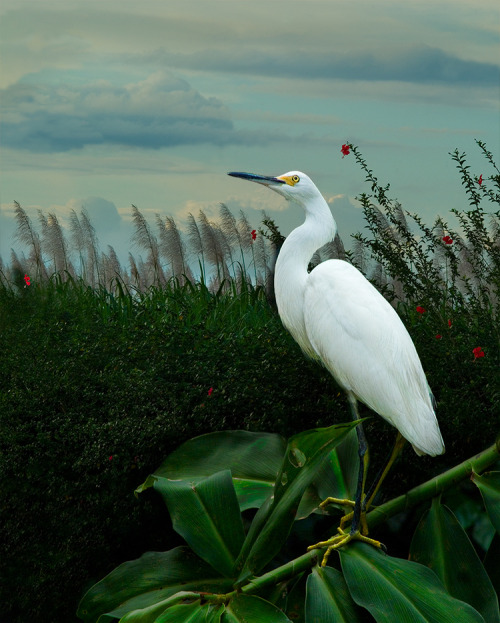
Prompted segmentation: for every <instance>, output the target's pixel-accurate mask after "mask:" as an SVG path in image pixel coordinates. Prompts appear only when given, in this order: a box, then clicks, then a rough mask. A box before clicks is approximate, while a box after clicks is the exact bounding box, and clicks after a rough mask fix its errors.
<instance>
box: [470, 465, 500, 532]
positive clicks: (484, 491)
mask: <svg viewBox="0 0 500 623" xmlns="http://www.w3.org/2000/svg"><path fill="white" fill-rule="evenodd" d="M471 480H472V481H473V482H474V484H475V485H476V486H477V487H478V488H479V491H480V492H481V495H482V497H483V501H484V505H485V507H486V511H487V513H488V516H489V518H490V519H491V523H492V524H493V525H494V526H495V530H496V531H497V532H498V533H499V534H500V472H488V473H487V474H483V475H482V476H479V474H476V473H473V474H472V477H471Z"/></svg>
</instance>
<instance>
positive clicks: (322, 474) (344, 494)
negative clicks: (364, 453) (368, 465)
mask: <svg viewBox="0 0 500 623" xmlns="http://www.w3.org/2000/svg"><path fill="white" fill-rule="evenodd" d="M358 469H359V456H358V436H357V434H356V431H355V430H351V431H350V432H349V433H348V434H347V435H346V437H345V439H343V441H341V442H340V443H339V445H338V446H337V447H336V448H334V449H333V450H332V451H331V452H330V454H329V455H328V457H327V458H326V459H325V461H324V462H323V464H322V465H321V467H320V468H319V470H318V474H317V476H316V477H315V478H314V480H313V482H312V484H311V486H310V487H308V488H307V489H306V491H305V493H304V495H303V496H302V499H301V501H300V505H299V509H298V510H297V519H304V518H305V517H308V516H309V515H310V514H311V513H312V512H316V513H319V514H325V512H328V511H323V510H322V509H319V505H320V503H321V502H323V500H325V499H326V498H328V497H333V498H340V499H346V498H347V499H349V500H353V499H354V497H355V494H356V485H357V480H358ZM332 506H334V505H331V506H330V507H329V508H330V509H331V508H332ZM338 509H339V511H342V512H345V508H344V507H342V506H338Z"/></svg>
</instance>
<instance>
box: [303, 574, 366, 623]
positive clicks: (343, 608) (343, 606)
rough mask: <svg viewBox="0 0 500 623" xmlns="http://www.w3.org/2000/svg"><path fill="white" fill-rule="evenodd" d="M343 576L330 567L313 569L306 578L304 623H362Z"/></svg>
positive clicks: (360, 614) (358, 610) (359, 610)
mask: <svg viewBox="0 0 500 623" xmlns="http://www.w3.org/2000/svg"><path fill="white" fill-rule="evenodd" d="M362 621H363V612H362V611H361V609H360V608H359V607H358V606H357V605H356V604H355V603H354V601H353V600H352V597H351V595H350V593H349V589H348V588H347V584H346V582H345V580H344V576H343V575H342V573H341V572H340V571H338V570H337V569H333V568H332V567H319V566H316V567H313V569H312V570H311V573H310V574H309V577H308V578H307V594H306V623H362Z"/></svg>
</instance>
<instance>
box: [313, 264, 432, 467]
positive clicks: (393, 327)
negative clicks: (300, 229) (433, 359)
mask: <svg viewBox="0 0 500 623" xmlns="http://www.w3.org/2000/svg"><path fill="white" fill-rule="evenodd" d="M304 323H305V327H306V331H307V336H308V338H309V341H310V342H311V345H312V347H313V348H314V350H315V351H316V353H317V355H318V357H319V358H320V359H321V360H322V362H323V364H324V365H325V366H326V368H327V369H328V370H329V371H330V373H331V374H332V375H333V376H334V378H335V379H336V380H337V382H338V383H339V384H340V385H341V386H342V387H343V388H344V389H345V390H347V391H351V392H353V394H354V395H355V396H356V397H357V398H358V399H359V400H360V401H361V402H363V403H365V404H366V405H367V406H369V407H370V408H371V409H373V410H374V411H376V412H377V413H378V414H379V415H381V416H382V417H383V418H385V419H386V420H387V421H389V422H390V423H391V424H392V425H393V426H395V427H396V428H397V429H398V430H399V431H400V432H401V434H402V435H403V436H404V437H405V438H406V439H408V441H410V442H411V443H412V444H413V446H414V448H415V450H416V451H417V452H418V453H420V454H421V453H426V454H430V455H433V456H434V455H436V454H441V453H442V452H443V451H444V446H443V441H442V437H441V433H440V431H439V426H438V424H437V420H436V416H435V414H434V410H433V408H432V404H431V398H430V393H429V388H428V385H427V381H426V378H425V374H424V371H423V369H422V365H421V363H420V359H419V357H418V354H417V351H416V349H415V346H414V344H413V342H412V340H411V338H410V336H409V334H408V332H407V330H406V328H405V326H404V325H403V323H402V321H401V319H400V318H399V316H398V314H397V313H396V311H395V310H394V309H393V307H391V305H390V304H389V303H388V302H387V301H386V299H385V298H384V297H383V296H382V295H381V294H380V293H379V292H378V291H377V290H376V288H374V287H373V286H372V285H371V283H370V282H369V281H368V280H367V279H366V278H365V277H364V276H363V275H362V274H361V273H360V272H359V271H358V270H357V269H356V268H354V267H353V266H352V265H351V264H348V263H347V262H343V261H341V260H329V261H327V262H324V263H322V264H320V265H319V266H317V267H316V268H315V269H314V270H313V271H312V272H311V273H310V275H309V277H308V280H307V284H306V289H305V292H304Z"/></svg>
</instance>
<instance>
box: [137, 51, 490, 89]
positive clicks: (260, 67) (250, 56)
mask: <svg viewBox="0 0 500 623" xmlns="http://www.w3.org/2000/svg"><path fill="white" fill-rule="evenodd" d="M143 60H148V61H154V62H159V61H161V62H163V63H165V64H167V65H169V66H171V67H178V68H184V69H197V70H205V71H225V72H233V73H238V74H252V75H258V76H273V77H283V78H301V79H304V78H305V79H307V78H309V79H327V80H328V79H340V80H367V81H399V82H410V83H417V84H442V85H471V86H474V85H476V86H495V87H496V86H498V81H499V78H500V67H499V66H498V65H495V64H493V63H481V62H477V61H468V60H464V59H461V58H459V57H457V56H453V55H451V54H448V53H446V52H444V51H443V50H441V49H439V48H433V47H428V46H422V47H418V48H412V49H408V50H401V51H399V52H398V53H395V52H392V53H391V55H389V54H387V55H382V54H381V55H375V54H373V53H369V52H366V53H352V52H346V53H337V52H331V53H323V52H306V51H304V50H300V49H296V50H295V51H294V52H292V53H290V52H287V53H286V54H284V53H281V52H277V53H273V54H271V53H267V52H262V51H258V50H253V49H247V50H241V49H240V50H239V51H236V52H235V53H232V54H227V52H223V51H213V50H207V51H205V52H196V53H192V54H172V53H169V52H167V51H165V50H157V51H156V52H154V53H153V54H150V55H148V57H147V59H146V58H145V57H144V59H143Z"/></svg>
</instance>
